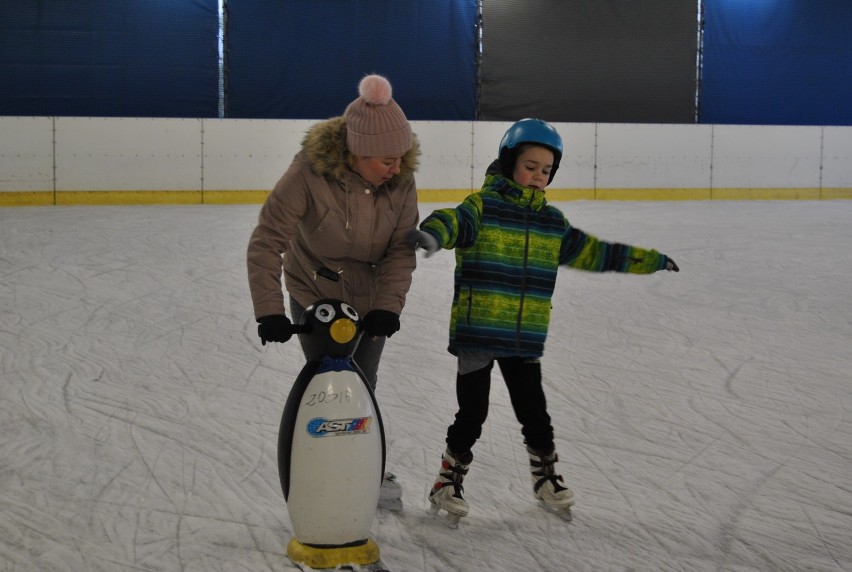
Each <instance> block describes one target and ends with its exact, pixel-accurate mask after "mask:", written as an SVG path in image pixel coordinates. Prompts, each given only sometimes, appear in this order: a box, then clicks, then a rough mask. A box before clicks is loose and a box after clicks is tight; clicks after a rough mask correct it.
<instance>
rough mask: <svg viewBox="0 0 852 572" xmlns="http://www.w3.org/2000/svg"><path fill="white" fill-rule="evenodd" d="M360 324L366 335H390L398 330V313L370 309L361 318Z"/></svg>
mask: <svg viewBox="0 0 852 572" xmlns="http://www.w3.org/2000/svg"><path fill="white" fill-rule="evenodd" d="M361 326H363V328H364V333H366V334H367V335H368V336H373V337H378V336H387V337H391V336H392V335H394V333H395V332H398V331H399V314H396V313H394V312H391V311H389V310H370V311H369V312H367V315H366V316H364V319H363V320H361Z"/></svg>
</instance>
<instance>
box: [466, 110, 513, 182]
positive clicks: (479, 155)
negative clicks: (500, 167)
mask: <svg viewBox="0 0 852 572" xmlns="http://www.w3.org/2000/svg"><path fill="white" fill-rule="evenodd" d="M511 126H512V122H511V121H477V122H475V123H474V125H473V180H472V181H471V189H479V188H480V187H481V186H482V181H483V179H484V178H485V170H486V169H488V165H490V164H491V162H492V161H494V159H496V158H497V150H498V149H499V148H500V140H501V139H502V138H503V135H504V134H505V133H506V130H507V129H508V128H509V127H511Z"/></svg>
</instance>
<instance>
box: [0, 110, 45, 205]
mask: <svg viewBox="0 0 852 572" xmlns="http://www.w3.org/2000/svg"><path fill="white" fill-rule="evenodd" d="M52 190H53V119H52V118H50V117H0V191H52Z"/></svg>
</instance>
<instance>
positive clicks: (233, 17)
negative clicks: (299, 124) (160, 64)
mask: <svg viewBox="0 0 852 572" xmlns="http://www.w3.org/2000/svg"><path fill="white" fill-rule="evenodd" d="M367 5H369V8H370V9H365V6H367ZM228 6H229V8H228V76H227V77H228V96H227V99H226V101H227V110H228V113H227V115H228V116H229V117H251V118H263V117H286V118H290V119H315V118H325V117H333V116H336V115H340V114H341V113H343V110H344V109H345V107H346V105H347V104H348V103H349V102H350V101H352V100H353V99H355V98H356V97H357V96H358V82H359V81H360V80H361V78H362V77H364V76H365V75H367V74H370V73H379V74H381V75H384V76H386V77H387V78H388V79H389V80H390V81H391V84H392V85H393V89H394V99H396V101H397V102H398V103H399V104H400V106H401V107H402V108H403V109H404V110H405V114H406V115H407V116H408V118H409V119H446V120H470V119H474V118H475V116H476V50H477V40H476V29H477V28H476V15H477V8H476V1H475V0H442V1H441V2H435V1H434V0H383V1H374V2H369V3H367V2H351V1H341V0H314V1H311V2H306V1H305V0H240V1H239V2H236V1H234V2H231V3H229V5H228ZM306 7H309V8H310V9H305V8H306Z"/></svg>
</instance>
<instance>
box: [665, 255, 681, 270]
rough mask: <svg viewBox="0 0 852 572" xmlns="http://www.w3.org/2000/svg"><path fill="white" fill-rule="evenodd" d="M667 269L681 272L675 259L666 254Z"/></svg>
mask: <svg viewBox="0 0 852 572" xmlns="http://www.w3.org/2000/svg"><path fill="white" fill-rule="evenodd" d="M666 270H674V271H675V272H680V268H678V267H677V264H675V261H674V260H672V259H671V258H669V257H668V256H666Z"/></svg>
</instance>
